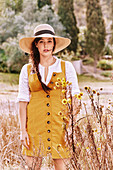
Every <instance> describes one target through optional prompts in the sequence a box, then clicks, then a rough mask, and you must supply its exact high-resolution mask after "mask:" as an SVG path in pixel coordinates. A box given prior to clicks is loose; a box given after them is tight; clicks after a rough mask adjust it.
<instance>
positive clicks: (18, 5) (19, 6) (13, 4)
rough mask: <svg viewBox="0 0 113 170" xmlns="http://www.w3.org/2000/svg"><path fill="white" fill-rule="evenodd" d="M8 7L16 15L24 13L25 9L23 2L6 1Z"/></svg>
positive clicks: (19, 0)
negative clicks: (23, 8)
mask: <svg viewBox="0 0 113 170" xmlns="http://www.w3.org/2000/svg"><path fill="white" fill-rule="evenodd" d="M5 4H6V7H10V8H11V9H12V10H14V11H15V12H16V13H18V12H21V11H22V7H23V0H13V1H12V0H6V1H5Z"/></svg>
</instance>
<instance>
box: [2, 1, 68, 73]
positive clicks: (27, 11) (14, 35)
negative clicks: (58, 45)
mask: <svg viewBox="0 0 113 170" xmlns="http://www.w3.org/2000/svg"><path fill="white" fill-rule="evenodd" d="M23 5H24V6H25V7H24V10H23V12H21V13H18V14H15V12H14V11H12V10H11V9H9V8H8V9H4V12H3V13H2V16H1V17H0V25H1V26H0V28H1V30H0V43H1V48H2V49H3V50H4V52H5V54H3V56H4V57H5V56H7V60H6V61H5V63H4V62H2V63H1V64H0V71H3V72H19V71H20V69H21V67H22V65H23V64H25V63H27V62H28V56H24V53H23V52H22V51H21V50H20V49H19V44H18V42H19V39H20V38H22V37H25V36H27V37H28V36H32V35H33V30H34V28H35V27H36V26H37V25H38V24H41V23H48V24H50V25H52V26H53V27H54V28H55V32H56V34H58V35H61V36H66V33H65V28H64V26H63V25H62V23H61V22H60V21H59V16H58V15H57V14H54V13H53V11H52V10H51V9H50V8H49V6H48V5H45V6H44V7H42V8H41V9H40V11H39V10H38V7H37V5H36V3H35V2H34V1H29V3H28V2H27V1H25V2H24V4H23ZM39 16H40V17H39ZM2 58H3V57H2ZM0 59H1V57H0Z"/></svg>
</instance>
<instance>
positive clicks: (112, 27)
mask: <svg viewBox="0 0 113 170" xmlns="http://www.w3.org/2000/svg"><path fill="white" fill-rule="evenodd" d="M111 20H112V25H111V32H112V36H111V38H110V43H111V44H113V0H111Z"/></svg>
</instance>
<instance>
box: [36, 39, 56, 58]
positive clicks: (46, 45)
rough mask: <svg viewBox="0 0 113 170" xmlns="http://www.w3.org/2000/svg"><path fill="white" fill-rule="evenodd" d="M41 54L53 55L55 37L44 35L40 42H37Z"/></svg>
mask: <svg viewBox="0 0 113 170" xmlns="http://www.w3.org/2000/svg"><path fill="white" fill-rule="evenodd" d="M36 47H37V48H38V51H39V53H40V55H43V56H46V55H47V56H48V55H51V54H52V52H53V47H54V41H53V38H50V37H43V38H41V39H40V40H39V41H38V43H37V44H36Z"/></svg>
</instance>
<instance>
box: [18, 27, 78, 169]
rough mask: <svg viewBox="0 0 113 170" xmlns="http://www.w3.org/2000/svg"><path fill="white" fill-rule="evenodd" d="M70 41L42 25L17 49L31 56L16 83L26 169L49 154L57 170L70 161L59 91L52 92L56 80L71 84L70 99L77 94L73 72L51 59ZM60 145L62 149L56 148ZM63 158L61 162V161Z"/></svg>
mask: <svg viewBox="0 0 113 170" xmlns="http://www.w3.org/2000/svg"><path fill="white" fill-rule="evenodd" d="M70 42H71V41H70V39H68V38H63V37H59V36H55V32H54V29H53V28H52V27H51V26H50V25H48V24H41V25H39V26H37V27H36V28H35V30H34V36H33V37H26V38H22V39H21V40H20V42H19V45H20V48H21V49H22V50H23V51H24V52H27V53H29V54H30V59H31V63H29V64H25V65H24V66H23V68H22V70H21V74H20V79H19V95H18V101H19V117H20V128H21V142H22V144H23V155H25V159H26V161H27V163H28V165H29V166H31V165H32V161H33V160H34V159H36V157H38V161H37V166H36V168H37V169H39V164H40V163H41V161H42V157H43V156H45V155H47V154H51V156H52V158H53V160H54V163H55V169H56V170H60V169H61V170H65V166H64V161H63V159H67V158H68V157H69V152H68V148H66V146H65V141H64V131H63V128H62V123H63V122H62V121H63V120H62V119H61V117H60V116H59V115H58V112H59V111H60V110H62V109H64V106H63V105H62V102H61V98H60V96H61V91H60V89H56V90H55V89H54V86H55V82H56V81H57V78H65V79H66V80H68V81H70V82H72V95H73V96H74V95H75V94H76V93H79V87H78V81H77V76H76V72H75V70H74V68H73V66H72V64H71V63H70V62H68V61H66V62H64V61H62V60H60V59H58V58H57V57H55V56H53V54H54V53H57V52H59V51H61V50H62V49H64V48H66V47H67V46H68V45H69V44H70ZM59 144H60V146H61V147H59V150H58V145H59ZM62 158H63V159H62Z"/></svg>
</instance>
